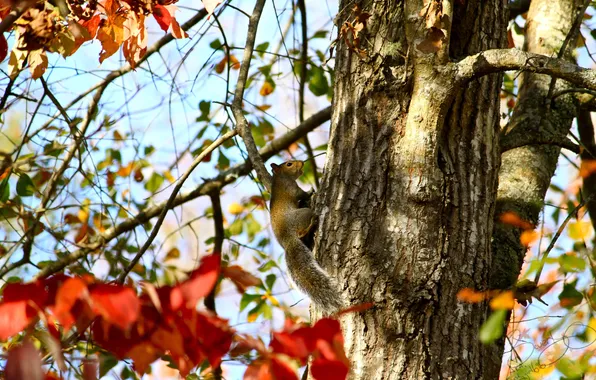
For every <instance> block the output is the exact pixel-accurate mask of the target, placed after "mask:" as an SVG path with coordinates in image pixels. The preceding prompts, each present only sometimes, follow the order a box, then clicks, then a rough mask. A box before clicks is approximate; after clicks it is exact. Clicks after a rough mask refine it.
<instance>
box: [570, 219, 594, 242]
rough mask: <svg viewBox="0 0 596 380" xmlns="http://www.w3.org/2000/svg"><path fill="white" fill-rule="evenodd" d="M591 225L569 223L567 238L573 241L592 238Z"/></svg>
mask: <svg viewBox="0 0 596 380" xmlns="http://www.w3.org/2000/svg"><path fill="white" fill-rule="evenodd" d="M592 232H593V230H592V224H591V223H590V222H582V221H579V222H574V223H569V237H570V238H571V239H573V240H589V239H590V237H591V236H592Z"/></svg>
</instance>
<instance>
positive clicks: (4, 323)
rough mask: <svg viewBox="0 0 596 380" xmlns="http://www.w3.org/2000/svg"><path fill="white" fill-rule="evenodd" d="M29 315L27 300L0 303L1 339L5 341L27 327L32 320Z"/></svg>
mask: <svg viewBox="0 0 596 380" xmlns="http://www.w3.org/2000/svg"><path fill="white" fill-rule="evenodd" d="M31 319H32V318H31V317H28V316H27V301H16V302H3V303H1V304H0V340H1V341H5V340H7V339H8V338H9V337H11V336H12V335H14V334H17V333H19V332H21V331H23V330H24V329H25V327H27V325H29V323H30V322H31Z"/></svg>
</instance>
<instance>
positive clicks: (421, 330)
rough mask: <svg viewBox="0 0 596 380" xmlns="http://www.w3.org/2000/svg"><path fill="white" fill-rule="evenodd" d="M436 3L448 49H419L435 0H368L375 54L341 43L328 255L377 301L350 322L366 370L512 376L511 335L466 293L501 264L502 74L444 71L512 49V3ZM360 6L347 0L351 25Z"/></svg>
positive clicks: (322, 210) (342, 279)
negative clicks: (460, 295)
mask: <svg viewBox="0 0 596 380" xmlns="http://www.w3.org/2000/svg"><path fill="white" fill-rule="evenodd" d="M426 3H428V2H426ZM437 3H439V4H442V5H441V6H442V12H443V14H444V15H445V17H444V18H443V24H442V27H441V29H443V30H444V32H445V33H446V34H447V40H446V41H449V44H448V43H447V42H446V41H445V42H444V43H443V45H442V46H441V47H440V50H439V52H437V54H424V53H421V52H420V51H419V50H418V49H416V47H417V46H418V44H419V43H420V42H421V41H422V40H423V39H424V38H425V37H426V30H425V24H424V23H425V20H424V18H425V17H426V15H425V13H424V11H421V10H422V9H424V4H423V1H422V0H420V1H415V0H406V1H393V0H384V1H372V0H366V1H362V2H360V3H359V6H360V8H361V9H362V10H364V11H366V12H368V13H370V14H371V15H372V17H371V18H370V20H369V23H368V25H367V28H366V29H365V31H364V36H363V37H362V38H361V41H362V44H363V45H362V46H361V47H364V48H365V49H366V50H367V56H366V57H365V58H361V57H359V56H358V55H357V54H356V53H355V52H353V51H350V49H349V48H348V46H346V44H344V43H340V44H339V47H338V50H337V57H336V85H335V93H334V101H333V116H332V127H331V136H330V141H329V150H328V154H327V164H326V167H325V174H324V178H323V182H322V185H321V190H320V192H319V194H318V197H317V208H318V211H319V215H320V219H319V227H318V231H317V239H316V241H315V253H316V255H317V258H318V260H319V261H320V262H321V263H322V265H323V266H324V267H325V268H326V269H327V270H328V271H329V272H330V274H331V275H332V276H334V277H336V278H337V279H338V281H339V283H340V284H341V286H342V290H343V293H344V295H345V296H346V298H347V299H348V300H349V301H350V302H351V303H353V304H357V303H362V302H369V301H372V302H374V303H375V307H374V308H373V309H371V310H368V311H366V312H363V313H359V314H351V315H348V316H345V317H344V318H343V320H342V323H343V327H344V335H345V337H346V347H347V349H348V355H349V357H350V358H351V360H352V363H353V373H352V377H353V378H355V379H437V378H454V379H479V378H482V379H491V378H498V374H499V369H500V364H501V356H502V349H503V345H502V342H501V343H500V344H497V345H490V346H484V345H482V344H481V343H480V342H479V340H478V330H479V327H480V326H481V324H482V323H483V322H484V320H485V319H486V317H487V316H488V311H487V310H486V307H485V306H483V305H467V304H465V305H464V304H461V303H458V302H457V300H456V294H457V292H458V291H459V290H460V289H462V288H464V287H472V288H476V289H486V288H487V287H488V286H489V282H490V280H491V273H492V271H493V269H494V268H493V257H492V254H491V252H492V250H491V237H492V234H493V228H494V226H493V217H494V215H495V207H496V198H497V186H498V173H499V167H500V148H499V145H498V137H499V117H500V114H499V90H500V86H501V81H502V76H501V75H499V74H495V75H491V76H487V77H483V78H482V79H480V80H475V81H472V82H470V83H468V84H467V85H466V86H465V87H464V88H456V87H454V84H453V80H452V78H450V77H449V75H445V74H444V73H443V72H440V70H437V69H436V68H437V67H439V66H440V65H441V64H444V63H447V62H449V61H451V60H458V59H462V58H464V57H466V56H468V55H470V54H474V53H478V52H480V51H483V50H486V49H494V48H503V47H506V34H505V33H506V27H507V22H508V11H507V9H506V3H507V2H506V1H505V0H466V1H465V2H460V1H451V2H450V1H442V2H441V1H438V2H437ZM352 7H353V2H352V1H348V0H345V1H341V3H340V6H339V9H340V14H339V16H338V20H339V22H340V23H343V22H344V21H347V20H350V21H351V19H352V18H353V15H352V14H351V13H350V12H351V10H352ZM452 7H453V8H452ZM340 25H341V24H340ZM563 32H564V31H563ZM449 33H451V35H449ZM551 174H552V173H551ZM541 199H542V198H541ZM516 257H517V256H516ZM515 264H516V265H517V264H518V262H517V261H516V262H515ZM517 270H518V272H519V266H518V268H517Z"/></svg>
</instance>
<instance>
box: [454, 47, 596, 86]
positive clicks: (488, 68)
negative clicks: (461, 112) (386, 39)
mask: <svg viewBox="0 0 596 380" xmlns="http://www.w3.org/2000/svg"><path fill="white" fill-rule="evenodd" d="M446 67H447V69H448V70H453V71H454V72H455V80H456V82H457V83H458V84H459V85H462V84H464V83H466V82H468V81H470V80H472V79H476V78H479V77H482V76H484V75H488V74H493V73H498V72H502V71H510V70H522V71H531V72H534V73H537V74H547V75H550V76H553V77H555V78H559V79H563V80H566V81H568V82H570V83H572V84H574V85H576V86H578V87H582V88H587V89H590V90H596V71H594V70H590V69H585V68H583V67H579V66H577V65H574V64H572V63H569V62H568V61H566V60H565V59H562V58H551V57H547V56H545V55H542V54H535V53H529V52H525V51H521V50H518V49H493V50H486V51H483V52H481V53H478V54H475V55H472V56H469V57H466V58H464V59H463V60H461V61H459V62H457V63H453V64H449V65H447V66H446Z"/></svg>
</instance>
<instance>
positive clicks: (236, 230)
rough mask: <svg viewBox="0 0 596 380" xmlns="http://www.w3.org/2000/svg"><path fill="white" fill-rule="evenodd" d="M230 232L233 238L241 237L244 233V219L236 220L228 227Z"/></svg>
mask: <svg viewBox="0 0 596 380" xmlns="http://www.w3.org/2000/svg"><path fill="white" fill-rule="evenodd" d="M228 231H229V232H230V234H231V235H232V236H236V235H240V234H241V233H242V219H236V220H234V222H233V223H232V224H230V227H228Z"/></svg>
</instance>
